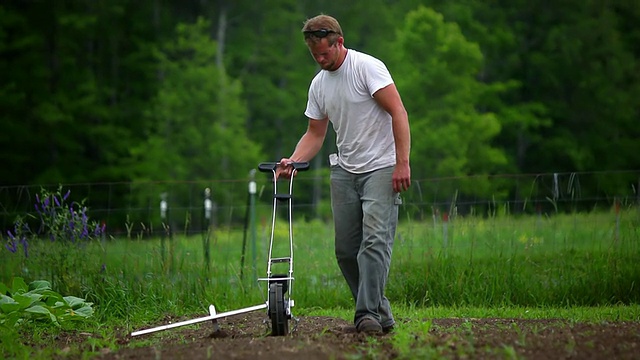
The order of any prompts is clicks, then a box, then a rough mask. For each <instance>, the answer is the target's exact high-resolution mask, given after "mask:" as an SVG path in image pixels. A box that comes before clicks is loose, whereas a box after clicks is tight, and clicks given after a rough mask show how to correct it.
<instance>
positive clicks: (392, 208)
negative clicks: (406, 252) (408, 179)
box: [331, 166, 400, 327]
mask: <svg viewBox="0 0 640 360" xmlns="http://www.w3.org/2000/svg"><path fill="white" fill-rule="evenodd" d="M393 170H394V168H393V167H389V168H384V169H380V170H376V171H372V172H369V173H365V174H351V173H349V172H347V171H345V170H343V169H342V168H340V167H339V166H332V167H331V207H332V210H333V221H334V225H335V236H336V238H335V251H336V258H337V260H338V265H339V266H340V270H342V274H343V275H344V278H345V279H346V280H347V284H348V285H349V288H350V289H351V293H352V294H353V298H354V299H355V301H356V313H355V317H354V322H355V324H356V325H358V323H359V322H360V321H361V320H362V319H364V318H365V317H369V318H373V319H375V320H376V321H378V322H379V323H380V324H381V325H382V326H383V327H387V326H391V325H393V324H394V323H395V321H394V319H393V315H392V313H391V306H390V305H389V300H388V299H387V298H386V296H385V295H384V289H385V286H386V282H387V277H388V275H389V266H390V265H391V252H392V249H393V239H394V237H395V232H396V225H397V223H398V204H400V195H399V194H398V193H395V192H394V191H393V184H392V175H393Z"/></svg>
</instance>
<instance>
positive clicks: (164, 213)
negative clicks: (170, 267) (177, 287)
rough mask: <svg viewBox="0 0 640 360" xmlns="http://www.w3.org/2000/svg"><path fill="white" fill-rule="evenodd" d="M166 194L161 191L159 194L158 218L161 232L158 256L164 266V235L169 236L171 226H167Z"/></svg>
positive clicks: (167, 207) (167, 206) (167, 208)
mask: <svg viewBox="0 0 640 360" xmlns="http://www.w3.org/2000/svg"><path fill="white" fill-rule="evenodd" d="M167 198H168V194H167V193H166V192H163V193H161V194H160V219H161V220H162V227H163V230H164V231H163V232H162V236H161V237H160V256H161V259H162V265H163V266H166V255H165V250H166V248H165V236H167V235H168V236H169V238H171V227H170V226H169V220H168V218H169V203H168V201H167Z"/></svg>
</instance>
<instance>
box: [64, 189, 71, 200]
mask: <svg viewBox="0 0 640 360" xmlns="http://www.w3.org/2000/svg"><path fill="white" fill-rule="evenodd" d="M69 194H71V190H67V193H66V194H64V197H62V200H67V198H68V197H69Z"/></svg>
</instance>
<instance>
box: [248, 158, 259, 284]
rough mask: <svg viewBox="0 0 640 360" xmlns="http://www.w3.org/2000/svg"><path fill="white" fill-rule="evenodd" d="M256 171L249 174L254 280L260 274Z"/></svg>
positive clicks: (252, 170)
mask: <svg viewBox="0 0 640 360" xmlns="http://www.w3.org/2000/svg"><path fill="white" fill-rule="evenodd" d="M255 178H256V169H251V171H250V172H249V224H250V228H251V230H250V232H251V261H252V264H251V269H253V278H254V279H257V277H258V274H257V270H256V258H257V254H256V252H257V251H256V199H255V198H256V192H257V186H256V179H255ZM252 284H253V282H252Z"/></svg>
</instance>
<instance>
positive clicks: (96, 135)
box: [0, 0, 640, 225]
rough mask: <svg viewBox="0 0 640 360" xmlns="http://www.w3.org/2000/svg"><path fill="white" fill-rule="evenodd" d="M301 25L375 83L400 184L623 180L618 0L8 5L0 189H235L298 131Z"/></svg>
mask: <svg viewBox="0 0 640 360" xmlns="http://www.w3.org/2000/svg"><path fill="white" fill-rule="evenodd" d="M319 13H326V14H330V15H332V16H335V17H336V18H337V19H338V20H339V21H340V22H341V25H342V28H343V31H344V34H345V44H346V46H347V47H348V48H352V49H356V50H359V51H363V52H366V53H369V54H371V55H374V56H376V57H378V58H380V59H381V60H383V61H384V62H385V63H386V65H387V67H388V68H389V70H390V71H391V74H392V76H393V78H394V80H395V81H396V83H397V86H398V88H399V90H400V93H401V95H402V97H403V100H404V103H405V106H406V108H407V110H408V113H409V118H410V123H411V129H412V139H413V143H412V156H411V165H412V176H413V178H415V179H428V178H443V177H464V176H474V177H476V180H474V181H473V182H470V183H469V184H467V185H466V188H465V185H464V184H458V185H459V186H460V188H456V191H458V190H460V191H461V192H462V193H466V194H467V195H474V196H489V197H491V196H496V194H498V195H499V194H501V193H504V192H505V191H506V192H509V191H511V190H509V189H506V190H505V189H504V188H502V189H501V188H500V187H501V186H503V185H504V184H502V185H501V184H500V183H499V182H495V181H493V182H489V181H487V182H485V183H483V182H482V181H481V180H478V179H479V178H483V177H488V176H491V175H493V174H537V173H555V172H609V171H614V172H619V171H628V170H634V172H635V170H637V169H640V155H639V154H640V141H639V140H638V139H640V126H639V122H638V119H639V118H640V81H639V80H640V61H639V55H640V46H638V44H640V27H638V24H640V7H639V6H637V2H636V1H634V0H610V1H605V0H580V1H578V0H561V1H555V2H553V4H551V3H547V2H543V1H533V2H532V1H523V0H515V1H511V0H510V1H501V0H494V1H484V0H482V1H480V0H464V1H463V0H457V1H451V0H449V1H441V0H423V1H417V0H394V1H392V0H351V1H348V2H342V1H304V0H273V1H255V0H234V1H224V0H218V1H213V0H197V1H196V0H181V1H175V0H173V1H170V0H153V1H126V0H110V1H95V0H84V1H81V0H74V1H46V0H32V1H26V0H25V1H6V2H3V4H2V5H0V19H2V21H1V22H0V117H1V123H2V125H1V131H0V164H1V168H2V175H1V176H0V185H1V186H5V188H6V187H11V186H18V185H29V184H74V183H123V182H124V183H138V184H141V183H142V184H143V183H145V182H149V181H205V180H206V181H208V180H212V179H213V180H216V181H227V180H228V181H233V180H237V179H243V180H244V179H246V178H247V173H248V171H249V170H250V169H252V168H255V167H256V165H257V164H258V163H259V162H261V161H272V160H277V159H280V158H281V157H283V156H287V155H289V154H290V153H291V151H292V150H293V148H294V147H295V145H296V143H297V141H298V139H299V137H300V135H301V134H302V133H303V132H304V131H305V129H306V126H307V119H306V118H305V117H304V115H303V111H304V109H305V106H306V98H307V89H308V86H309V83H310V81H311V79H312V78H313V76H314V75H315V73H316V72H317V71H318V70H319V69H318V67H317V65H316V64H315V63H314V61H313V59H312V58H311V56H310V54H309V52H308V49H307V48H306V45H305V43H304V41H303V39H302V34H301V32H300V30H301V27H302V25H303V22H304V21H305V19H307V18H309V17H312V16H315V15H317V14H319ZM333 151H335V144H334V139H333V134H329V135H328V139H327V141H326V143H325V146H324V147H323V149H322V151H321V153H320V154H319V155H318V156H317V157H316V159H315V160H314V164H313V168H314V169H316V170H317V171H320V170H321V169H323V168H326V166H327V165H326V164H327V161H326V159H327V155H328V154H329V153H331V152H333ZM634 172H630V173H629V176H627V177H625V176H622V177H620V176H616V177H610V178H606V179H604V180H603V179H599V180H598V189H599V190H598V191H605V192H606V191H607V189H610V190H611V191H612V192H615V191H617V190H616V189H619V188H621V187H624V188H627V189H628V188H631V187H635V186H636V185H637V184H638V181H639V180H638V176H637V172H635V173H634ZM318 174H320V175H321V174H322V173H321V172H319V173H316V175H318ZM314 186H315V187H317V186H324V185H323V184H321V183H320V182H316V183H315V185H314ZM239 189H240V190H236V188H234V191H238V192H244V191H246V190H245V189H244V188H243V187H239ZM213 192H214V194H213V195H214V196H218V197H219V198H224V197H225V196H228V192H229V188H225V187H224V186H220V187H217V188H214V189H213ZM9 196H11V195H9ZM93 196H94V197H93V199H95V198H100V195H99V194H96V193H95V191H94V193H93ZM109 196H110V197H109V200H110V201H112V200H113V199H114V198H116V199H118V197H117V196H114V195H113V194H110V195H109ZM154 196H156V197H155V198H154V200H153V201H156V199H157V195H154ZM235 199H236V200H235V201H237V197H236V198H235ZM117 201H118V200H116V202H117ZM122 201H125V200H122ZM127 201H130V199H129V200H127ZM241 202H242V201H241ZM111 206H116V205H114V204H111ZM5 225H6V224H5Z"/></svg>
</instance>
